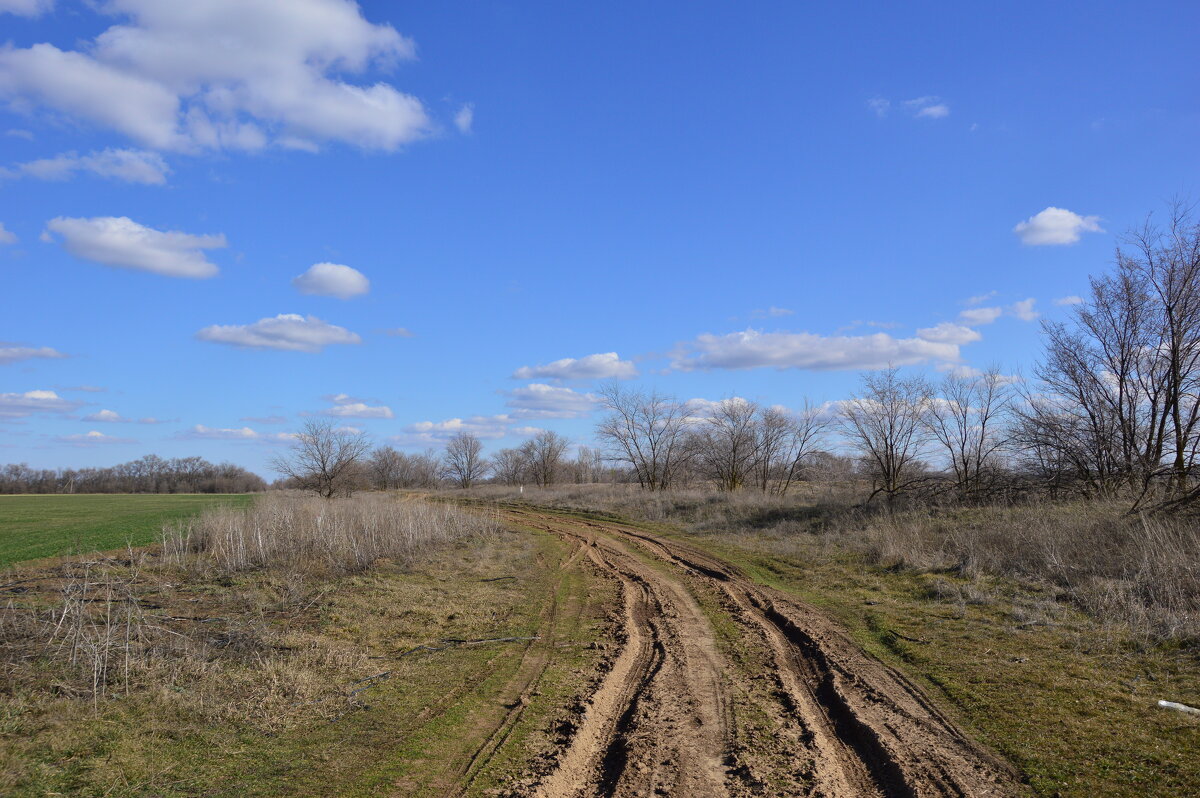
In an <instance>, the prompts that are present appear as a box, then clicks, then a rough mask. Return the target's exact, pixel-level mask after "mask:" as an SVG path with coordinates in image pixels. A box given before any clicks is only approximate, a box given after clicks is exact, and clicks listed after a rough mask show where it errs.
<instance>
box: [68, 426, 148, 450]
mask: <svg viewBox="0 0 1200 798" xmlns="http://www.w3.org/2000/svg"><path fill="white" fill-rule="evenodd" d="M55 440H57V441H61V442H62V443H70V444H73V445H75V446H99V445H102V444H106V443H137V441H135V440H133V439H132V438H118V437H116V436H114V435H105V434H104V433H103V432H100V431H98V430H92V431H90V432H84V433H81V434H78V435H59V436H58V437H57V438H55Z"/></svg>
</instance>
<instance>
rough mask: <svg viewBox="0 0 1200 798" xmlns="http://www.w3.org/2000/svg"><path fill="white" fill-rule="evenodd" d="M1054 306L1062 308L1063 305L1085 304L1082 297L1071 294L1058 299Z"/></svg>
mask: <svg viewBox="0 0 1200 798" xmlns="http://www.w3.org/2000/svg"><path fill="white" fill-rule="evenodd" d="M1054 304H1056V305H1059V306H1062V305H1082V304H1083V297H1081V296H1075V295H1074V294H1071V295H1070V296H1064V297H1059V298H1058V299H1056V300H1054Z"/></svg>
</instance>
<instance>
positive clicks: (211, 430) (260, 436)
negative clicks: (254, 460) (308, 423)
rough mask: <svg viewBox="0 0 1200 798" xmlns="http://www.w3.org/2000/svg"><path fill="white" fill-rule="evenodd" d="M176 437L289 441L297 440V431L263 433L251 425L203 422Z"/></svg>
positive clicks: (211, 439)
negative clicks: (228, 426) (230, 425)
mask: <svg viewBox="0 0 1200 798" xmlns="http://www.w3.org/2000/svg"><path fill="white" fill-rule="evenodd" d="M175 437H177V438H183V439H187V440H209V441H264V442H267V443H287V442H288V441H292V440H295V438H296V435H295V433H291V432H270V433H263V432H258V431H257V430H254V429H251V428H250V427H239V428H221V427H206V426H204V425H203V424H197V425H195V426H194V427H192V428H190V429H188V430H185V431H184V432H181V433H179V434H178V435H176V436H175Z"/></svg>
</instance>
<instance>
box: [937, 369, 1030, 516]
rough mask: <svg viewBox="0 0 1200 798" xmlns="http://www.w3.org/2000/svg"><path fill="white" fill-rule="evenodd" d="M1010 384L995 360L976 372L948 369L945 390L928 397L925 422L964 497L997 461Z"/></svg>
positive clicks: (979, 485) (941, 388)
mask: <svg viewBox="0 0 1200 798" xmlns="http://www.w3.org/2000/svg"><path fill="white" fill-rule="evenodd" d="M1009 384H1010V383H1009V381H1008V380H1007V379H1006V378H1005V377H1004V376H1003V375H1002V374H1001V373H1000V369H999V367H996V366H993V367H991V368H989V369H988V370H987V371H986V372H984V373H983V374H980V375H978V376H966V375H961V374H954V373H950V374H948V375H946V377H945V378H944V379H943V380H942V383H941V385H940V386H939V393H940V394H941V396H939V397H936V398H932V399H931V400H930V402H929V405H928V408H927V412H926V414H925V426H926V428H927V429H928V431H929V433H930V434H931V435H932V436H933V438H934V439H935V440H936V441H937V442H938V443H939V444H940V445H941V447H942V448H943V449H945V451H946V455H947V459H948V461H949V463H950V470H951V471H952V472H953V474H954V483H955V487H956V489H957V491H958V493H959V495H960V496H962V497H964V498H967V497H971V496H973V495H976V494H977V493H978V492H979V490H980V489H981V488H982V487H983V486H984V482H985V480H986V479H987V478H988V477H989V476H990V475H993V474H994V473H995V470H996V467H997V466H998V465H999V462H998V461H999V458H1000V453H1001V451H1002V449H1003V448H1004V446H1005V444H1006V443H1007V437H1006V435H1005V431H1004V429H1003V424H1002V422H1003V419H1004V417H1005V411H1006V409H1007V407H1008V403H1009V399H1010V394H1011V391H1010V390H1009Z"/></svg>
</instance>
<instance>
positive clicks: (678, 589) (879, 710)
mask: <svg viewBox="0 0 1200 798" xmlns="http://www.w3.org/2000/svg"><path fill="white" fill-rule="evenodd" d="M505 512H506V515H507V516H508V517H509V519H510V520H511V521H513V522H515V523H519V524H521V525H522V526H536V527H539V528H542V529H545V530H546V531H549V532H552V533H554V534H557V535H560V536H563V537H570V538H575V539H579V540H583V541H585V542H586V544H587V545H588V547H589V556H592V557H593V561H594V562H596V563H597V565H598V566H602V567H603V568H604V569H606V570H608V571H609V572H610V573H612V574H613V575H614V578H617V579H620V580H621V583H622V587H623V592H624V593H625V596H626V609H627V612H626V624H627V626H626V630H627V632H626V633H627V635H628V639H627V640H626V643H625V646H624V647H623V649H622V651H621V654H620V655H619V657H618V661H617V662H618V664H620V662H621V660H622V658H628V660H629V663H628V664H627V666H626V667H624V668H618V666H617V664H615V665H614V667H613V669H612V670H611V671H610V672H609V674H608V676H607V677H606V678H605V680H604V682H603V683H602V685H601V687H600V689H599V690H598V691H597V692H596V694H595V695H594V696H593V701H592V704H591V706H590V707H589V709H588V711H587V713H586V715H585V720H584V723H583V724H581V726H580V729H579V730H578V732H577V733H576V735H575V736H574V737H573V738H572V740H571V742H570V744H569V745H568V748H567V750H566V751H565V753H564V754H563V755H562V757H561V758H560V760H559V764H558V767H557V768H556V769H555V770H554V771H553V772H552V773H551V774H550V776H549V777H548V778H547V779H546V780H544V781H543V782H542V784H541V787H540V788H539V790H538V792H537V794H538V795H539V796H544V797H545V798H550V797H551V796H553V797H555V798H557V797H558V796H579V795H652V794H672V795H688V796H691V795H695V796H709V795H731V794H742V793H743V792H753V793H756V794H771V793H770V792H764V790H769V789H770V788H769V787H767V786H766V785H768V784H771V783H775V784H779V783H781V779H788V778H791V780H792V784H791V785H790V786H789V787H788V788H787V792H786V793H781V794H809V795H816V796H827V797H828V798H842V797H843V796H844V797H846V798H850V797H852V796H865V797H870V796H880V797H885V798H892V797H893V796H895V797H896V798H918V797H920V798H924V797H925V796H998V795H1008V794H1014V793H1016V792H1017V786H1016V785H1017V778H1016V775H1015V773H1014V772H1013V770H1012V769H1011V768H1010V767H1009V766H1008V765H1007V764H1006V763H1004V762H1003V761H1001V760H999V759H998V758H996V757H994V756H993V755H991V754H990V753H989V752H987V751H986V750H984V749H983V748H982V747H980V746H979V745H978V744H976V743H975V742H974V741H973V740H971V739H970V738H969V737H968V736H967V735H965V734H964V733H962V732H961V731H960V730H959V729H958V728H957V727H956V726H955V725H954V723H953V722H952V721H950V720H949V719H948V718H947V717H946V716H945V715H944V714H943V713H941V712H940V711H938V710H937V709H936V708H935V707H934V706H933V705H932V704H931V703H930V702H929V701H928V700H927V699H926V698H925V697H924V695H923V694H922V693H921V691H920V690H919V689H918V688H917V687H916V686H915V685H913V684H912V683H911V682H909V681H908V680H907V679H905V678H904V677H903V676H902V675H901V674H900V673H899V672H897V671H895V670H894V669H892V668H889V667H888V666H886V665H884V664H883V663H881V662H878V661H877V660H874V659H872V658H870V657H868V656H867V655H866V654H865V653H864V652H862V651H861V649H859V648H858V646H857V645H855V644H854V643H853V642H852V641H851V640H850V639H849V638H848V637H846V635H845V634H844V633H842V632H841V631H840V630H839V629H838V628H837V627H836V625H835V624H834V623H833V622H832V621H830V620H829V619H828V618H826V617H825V616H823V615H822V614H821V613H819V612H817V611H816V610H814V609H813V608H811V607H808V606H807V605H804V604H803V603H801V602H798V601H796V600H794V599H791V598H790V597H787V596H785V595H784V594H782V593H779V592H778V591H775V590H772V589H770V588H766V587H762V586H759V585H757V584H755V583H753V582H752V581H751V580H750V579H748V578H747V577H746V576H745V575H744V574H742V573H741V572H740V571H739V570H738V569H736V568H735V567H733V566H731V565H729V564H728V563H725V562H723V561H721V560H719V559H718V558H716V557H714V556H712V555H710V554H708V553H706V552H704V551H702V550H699V549H696V548H695V547H692V546H689V545H687V544H683V543H680V542H678V541H675V540H668V539H664V538H661V537H658V536H656V535H652V534H649V533H647V532H645V531H643V530H640V529H637V528H634V527H630V526H627V525H625V524H619V523H615V522H597V521H590V520H581V519H579V518H576V517H570V516H563V515H559V514H556V513H553V512H538V511H533V510H528V509H525V508H520V509H516V508H514V509H507V510H506V511H505ZM627 546H630V547H633V548H632V550H631V549H630V548H627ZM635 552H641V553H642V554H643V555H648V556H649V557H651V558H653V560H657V561H658V562H660V563H663V564H666V565H667V566H670V570H669V571H664V570H663V569H656V568H654V567H652V566H651V565H649V564H647V563H646V562H644V561H643V559H642V558H641V557H639V556H638V555H637V554H636V553H635ZM672 572H673V573H672ZM701 584H702V585H707V586H709V587H711V588H714V589H716V590H718V591H719V592H720V594H722V595H724V596H725V597H726V599H727V600H728V602H729V604H730V607H729V608H727V611H729V612H730V614H733V615H736V616H737V619H738V620H739V621H740V622H741V623H742V625H743V628H744V629H746V630H747V631H748V632H751V633H752V634H753V636H754V637H755V638H757V641H758V643H757V644H758V645H761V646H765V649H764V650H765V651H766V652H767V654H766V656H767V660H766V661H767V662H769V663H770V666H771V667H772V668H773V669H774V671H775V673H774V674H772V676H773V677H774V678H775V679H776V680H777V684H778V685H779V686H780V687H781V690H780V691H779V693H780V694H779V695H778V697H777V698H776V700H777V701H778V706H776V707H774V708H772V713H773V714H779V713H782V714H784V715H786V716H788V717H790V718H791V719H792V720H793V721H794V722H795V723H796V724H797V725H798V726H799V727H800V728H801V729H802V730H803V735H802V740H803V742H802V743H801V746H802V749H803V750H797V751H795V752H794V757H795V758H796V759H802V758H808V759H810V760H811V761H812V763H813V767H812V769H811V772H809V773H806V774H805V779H806V781H808V782H810V783H808V784H806V785H800V784H796V783H795V782H796V778H795V774H794V772H793V773H791V774H781V773H774V774H772V773H751V774H749V778H746V779H745V783H749V784H752V785H755V786H754V788H753V789H743V787H744V786H745V784H744V783H743V782H739V781H738V779H736V778H735V777H734V775H733V774H732V769H731V768H729V767H728V764H729V763H731V762H733V761H735V759H736V755H737V741H736V739H735V736H736V733H735V724H734V723H733V722H732V716H731V710H730V709H729V699H728V694H729V690H728V684H727V680H728V679H730V678H745V677H744V676H743V675H741V674H736V673H734V669H731V668H727V667H726V664H725V663H724V662H723V661H722V657H721V654H720V653H719V651H718V649H717V647H716V645H715V638H714V634H713V630H712V627H711V623H710V621H709V620H708V619H707V617H706V616H704V614H703V612H702V611H701V610H700V607H699V605H698V603H697V601H696V599H695V597H694V595H693V592H694V591H695V590H696V589H697V586H698V585H701ZM689 588H690V589H689ZM639 596H640V598H638V597H639ZM631 607H637V608H638V609H637V611H636V612H635V611H631V610H630V608H631ZM656 647H661V650H662V652H663V654H662V657H661V658H660V660H659V661H658V664H657V665H654V662H655V658H654V656H653V655H652V651H654V650H655V648H656ZM632 652H640V653H632ZM750 678H754V675H751V676H750ZM610 684H611V685H612V686H610ZM681 696H682V700H680V697H681ZM681 718H682V719H684V722H683V723H680V722H679V720H680V719H681ZM666 738H676V739H678V740H681V741H683V742H682V743H681V744H676V745H674V746H672V745H671V744H670V742H669V741H667V739H666ZM618 751H619V752H621V753H620V754H619V755H618V754H616V753H612V752H618ZM610 756H611V757H613V759H612V761H611V762H610V760H609V757H610ZM618 765H619V767H618ZM697 768H699V769H698V770H697ZM698 774H699V775H698ZM744 775H745V774H743V776H744ZM796 790H801V792H799V793H797V792H796Z"/></svg>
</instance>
